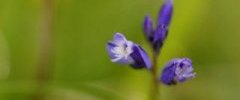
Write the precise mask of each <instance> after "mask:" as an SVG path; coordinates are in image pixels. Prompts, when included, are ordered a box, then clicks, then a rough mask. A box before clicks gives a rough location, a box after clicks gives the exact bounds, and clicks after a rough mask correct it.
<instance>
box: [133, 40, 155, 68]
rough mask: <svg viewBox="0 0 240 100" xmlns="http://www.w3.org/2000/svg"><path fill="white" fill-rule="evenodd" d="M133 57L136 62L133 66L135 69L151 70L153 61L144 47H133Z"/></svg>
mask: <svg viewBox="0 0 240 100" xmlns="http://www.w3.org/2000/svg"><path fill="white" fill-rule="evenodd" d="M131 57H132V58H133V60H134V62H135V63H134V64H132V67H133V68H144V67H146V68H148V69H150V68H151V60H150V58H149V57H148V55H147V53H146V52H145V50H144V49H143V48H142V47H140V46H138V45H135V46H133V53H132V54H131Z"/></svg>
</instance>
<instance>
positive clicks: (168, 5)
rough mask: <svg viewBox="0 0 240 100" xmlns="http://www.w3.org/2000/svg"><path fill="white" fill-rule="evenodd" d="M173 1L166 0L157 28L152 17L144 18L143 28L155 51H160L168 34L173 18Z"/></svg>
mask: <svg viewBox="0 0 240 100" xmlns="http://www.w3.org/2000/svg"><path fill="white" fill-rule="evenodd" d="M172 12H173V1H172V0H165V2H164V4H163V6H162V7H161V9H160V12H159V16H158V21H157V25H156V28H155V29H154V28H153V25H152V24H153V23H152V19H151V18H150V17H149V16H146V17H145V19H144V24H143V30H144V33H145V35H146V37H147V40H148V41H149V42H150V43H151V44H152V46H153V48H154V50H155V52H159V50H160V48H161V47H162V45H163V42H164V40H165V39H166V37H167V34H168V27H169V24H170V21H171V18H172Z"/></svg>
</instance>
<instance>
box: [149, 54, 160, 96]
mask: <svg viewBox="0 0 240 100" xmlns="http://www.w3.org/2000/svg"><path fill="white" fill-rule="evenodd" d="M158 55H159V54H157V53H153V58H152V70H151V75H152V91H151V95H150V96H151V99H152V100H159V87H160V86H159V81H158V77H157V76H158V75H157V59H158Z"/></svg>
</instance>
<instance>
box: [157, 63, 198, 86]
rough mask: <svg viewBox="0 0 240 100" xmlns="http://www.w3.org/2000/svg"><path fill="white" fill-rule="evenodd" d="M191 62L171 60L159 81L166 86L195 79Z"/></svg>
mask: <svg viewBox="0 0 240 100" xmlns="http://www.w3.org/2000/svg"><path fill="white" fill-rule="evenodd" d="M195 74H196V73H194V72H193V67H192V61H191V60H190V59H188V58H178V59H173V60H171V61H170V62H168V64H167V65H166V66H165V67H164V69H163V71H162V74H161V77H160V80H161V82H162V83H164V84H166V85H174V84H176V83H178V82H180V83H181V82H185V81H187V80H189V79H192V78H194V77H195Z"/></svg>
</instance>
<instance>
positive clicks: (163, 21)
mask: <svg viewBox="0 0 240 100" xmlns="http://www.w3.org/2000/svg"><path fill="white" fill-rule="evenodd" d="M172 12H173V1H172V0H165V3H164V4H163V6H162V8H161V10H160V12H159V16H158V23H157V26H159V25H166V26H169V23H170V21H171V18H172Z"/></svg>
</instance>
